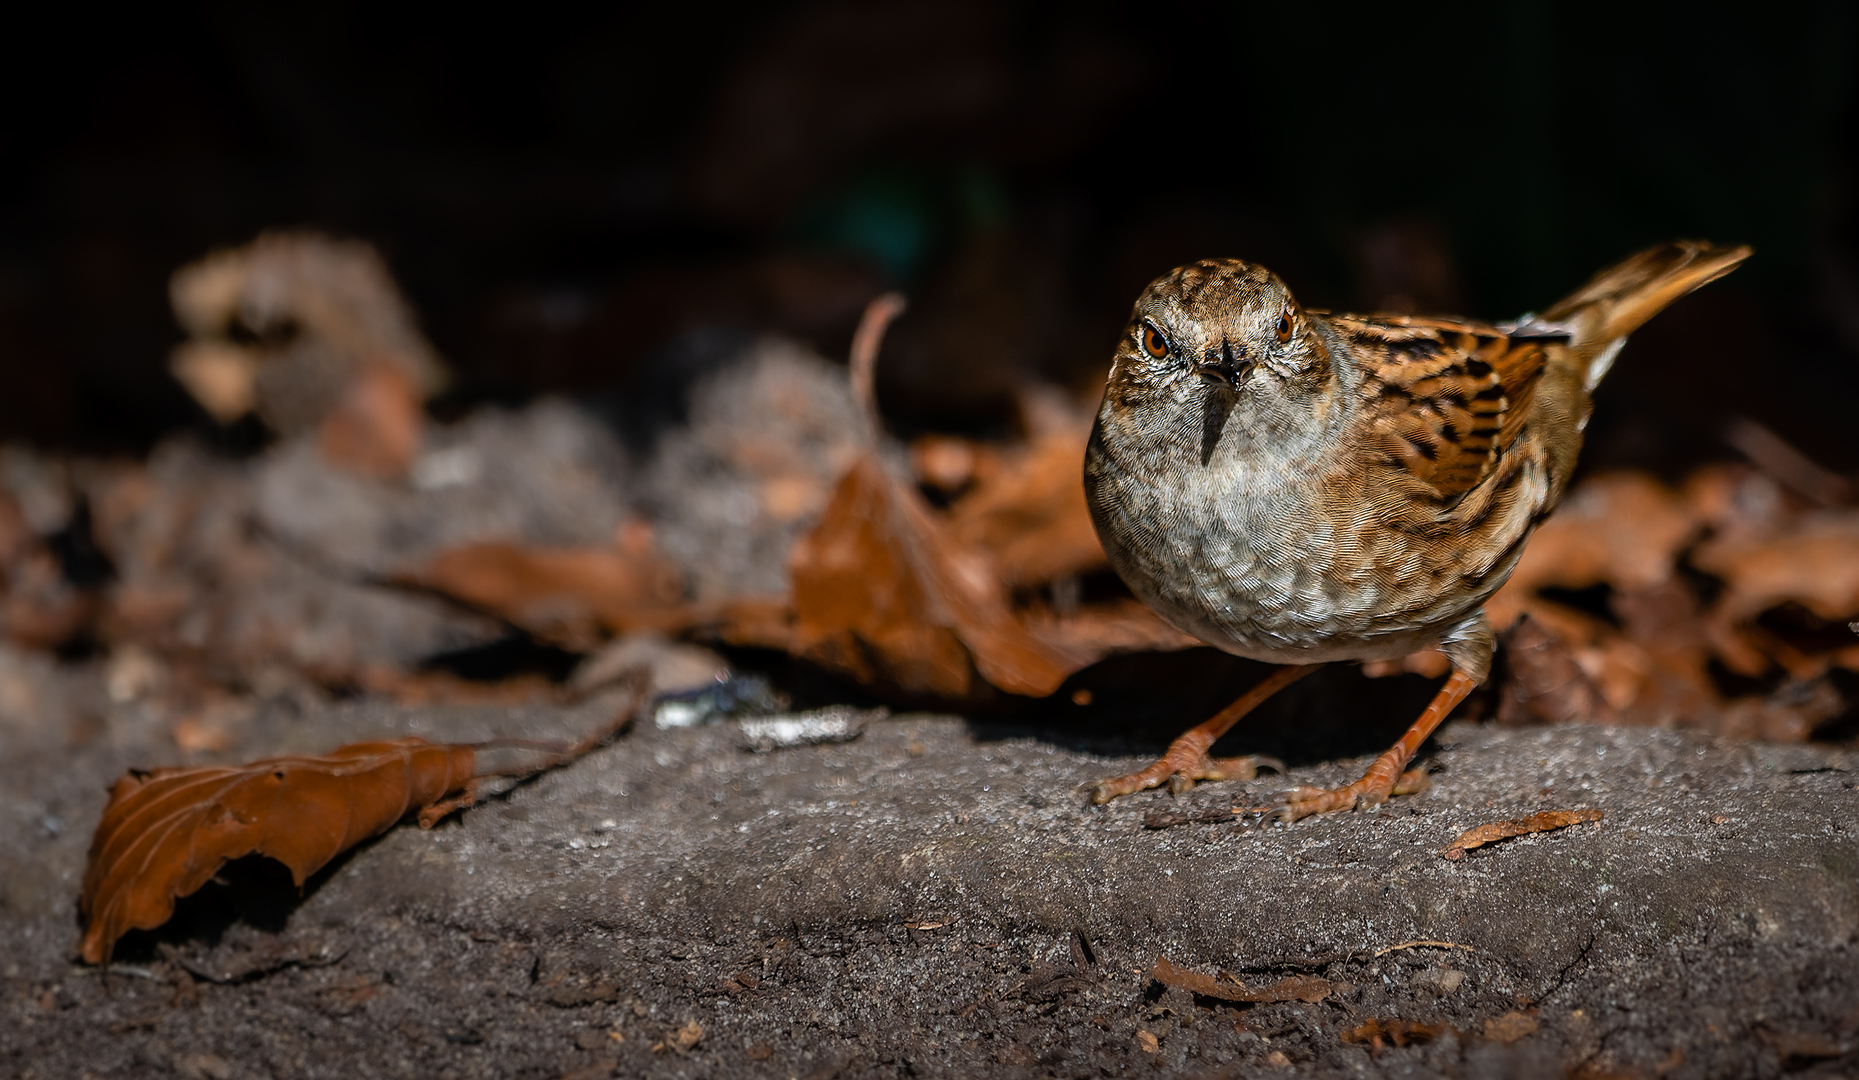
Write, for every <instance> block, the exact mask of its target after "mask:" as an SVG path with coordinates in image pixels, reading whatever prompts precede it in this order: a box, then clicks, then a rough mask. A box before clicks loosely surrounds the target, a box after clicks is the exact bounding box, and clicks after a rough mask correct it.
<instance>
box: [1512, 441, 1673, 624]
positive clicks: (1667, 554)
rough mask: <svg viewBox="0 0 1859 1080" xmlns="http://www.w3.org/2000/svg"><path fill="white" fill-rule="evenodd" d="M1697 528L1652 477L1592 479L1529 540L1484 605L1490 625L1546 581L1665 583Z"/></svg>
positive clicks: (1526, 604)
mask: <svg viewBox="0 0 1859 1080" xmlns="http://www.w3.org/2000/svg"><path fill="white" fill-rule="evenodd" d="M1698 526H1699V520H1698V515H1697V513H1696V511H1695V510H1694V509H1693V508H1692V507H1691V505H1690V504H1689V503H1687V502H1686V501H1685V500H1684V499H1682V498H1681V497H1680V496H1679V495H1678V493H1677V492H1674V491H1672V490H1671V489H1669V488H1667V487H1666V486H1665V485H1664V484H1661V483H1660V482H1659V481H1657V480H1655V479H1653V478H1652V477H1650V476H1646V475H1644V474H1642V473H1611V474H1607V475H1603V476H1597V477H1595V478H1593V479H1591V480H1589V481H1587V482H1585V483H1583V484H1582V485H1581V486H1579V487H1577V488H1576V489H1575V490H1574V491H1572V492H1570V493H1569V497H1568V498H1567V499H1566V500H1564V501H1563V503H1562V505H1561V506H1560V507H1558V508H1557V510H1556V512H1555V513H1554V514H1552V515H1551V516H1550V518H1549V520H1547V521H1545V522H1543V524H1542V526H1541V527H1539V528H1538V529H1537V530H1536V533H1535V535H1534V536H1532V537H1531V538H1530V545H1529V547H1527V548H1525V549H1524V552H1523V558H1522V559H1521V560H1519V561H1518V563H1517V569H1516V571H1515V572H1514V573H1512V574H1511V577H1510V580H1509V581H1508V582H1506V583H1505V585H1504V587H1503V588H1502V589H1500V590H1498V594H1497V595H1496V596H1493V597H1492V598H1491V602H1490V604H1489V605H1487V607H1486V611H1487V614H1488V615H1489V617H1490V619H1491V625H1492V626H1494V627H1496V628H1497V629H1499V630H1504V629H1508V628H1509V627H1510V625H1511V624H1512V623H1513V622H1515V621H1516V619H1517V616H1518V614H1520V613H1521V612H1522V611H1523V610H1525V609H1526V608H1530V607H1531V601H1532V599H1533V598H1534V596H1535V593H1536V590H1538V589H1541V588H1544V587H1547V586H1557V587H1560V588H1566V589H1585V588H1587V587H1589V586H1591V585H1595V584H1599V583H1602V582H1606V583H1608V584H1611V585H1613V586H1614V587H1615V588H1617V589H1638V588H1648V587H1651V586H1654V585H1659V584H1662V583H1663V582H1664V581H1665V580H1666V579H1667V578H1669V577H1671V575H1672V570H1673V567H1674V565H1675V564H1676V560H1677V557H1678V552H1679V550H1680V549H1681V548H1683V547H1684V545H1685V542H1686V541H1687V540H1689V539H1690V538H1691V537H1692V536H1693V535H1695V534H1696V532H1697V530H1698ZM1532 610H1534V609H1533V608H1532Z"/></svg>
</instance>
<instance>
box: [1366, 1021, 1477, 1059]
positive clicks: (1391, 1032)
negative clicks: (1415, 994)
mask: <svg viewBox="0 0 1859 1080" xmlns="http://www.w3.org/2000/svg"><path fill="white" fill-rule="evenodd" d="M1450 1030H1451V1027H1450V1026H1449V1025H1446V1024H1423V1023H1420V1022H1419V1021H1415V1020H1370V1021H1368V1022H1367V1023H1365V1024H1362V1025H1360V1026H1357V1027H1353V1028H1350V1029H1349V1030H1348V1031H1345V1032H1342V1033H1341V1038H1342V1040H1343V1041H1344V1042H1347V1043H1357V1044H1360V1045H1366V1046H1367V1047H1368V1048H1369V1052H1370V1053H1379V1052H1380V1050H1381V1048H1382V1044H1383V1043H1391V1044H1393V1045H1395V1046H1419V1045H1422V1044H1424V1043H1429V1042H1432V1041H1433V1040H1434V1039H1437V1038H1439V1037H1440V1036H1441V1035H1444V1034H1445V1033H1446V1032H1448V1031H1450Z"/></svg>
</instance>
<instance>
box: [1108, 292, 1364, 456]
mask: <svg viewBox="0 0 1859 1080" xmlns="http://www.w3.org/2000/svg"><path fill="white" fill-rule="evenodd" d="M1333 383H1334V380H1333V378H1332V372H1331V364H1330V352H1329V349H1328V348H1326V347H1325V345H1324V342H1323V339H1322V338H1321V337H1320V336H1319V335H1318V334H1317V333H1316V331H1315V329H1314V328H1313V326H1312V324H1311V319H1310V317H1309V316H1308V315H1307V314H1306V313H1305V312H1304V310H1303V308H1301V307H1300V306H1299V305H1298V303H1297V300H1296V299H1295V298H1294V297H1293V296H1292V295H1291V291H1290V290H1289V289H1287V288H1285V285H1284V282H1282V281H1280V280H1278V275H1276V274H1274V273H1272V272H1271V271H1270V270H1267V269H1265V268H1264V267H1263V266H1257V265H1255V264H1252V263H1248V262H1244V261H1242V260H1240V259H1205V260H1202V261H1200V262H1196V263H1190V264H1188V265H1187V266H1183V267H1179V268H1177V269H1176V270H1174V271H1171V272H1170V273H1167V274H1164V275H1163V276H1161V277H1159V278H1157V279H1155V280H1154V281H1152V282H1150V283H1149V287H1148V288H1146V289H1144V290H1143V293H1142V295H1141V296H1139V297H1138V298H1137V300H1136V306H1135V309H1134V310H1133V311H1132V312H1131V314H1130V323H1129V326H1128V328H1127V329H1126V330H1125V332H1124V334H1123V337H1122V339H1121V340H1120V341H1119V342H1118V346H1117V353H1116V357H1115V359H1114V360H1113V361H1112V363H1111V368H1110V379H1109V383H1108V385H1107V387H1106V394H1105V399H1106V405H1107V407H1110V408H1113V409H1116V410H1118V411H1129V412H1131V413H1133V414H1136V415H1138V416H1140V417H1141V421H1140V422H1141V424H1142V426H1144V427H1161V428H1179V429H1180V430H1182V431H1183V432H1184V433H1185V432H1187V431H1189V430H1190V428H1191V431H1192V434H1193V436H1194V437H1195V438H1196V439H1197V440H1198V442H1199V443H1200V450H1201V457H1202V460H1203V463H1205V462H1206V460H1207V459H1208V458H1209V457H1211V455H1212V453H1213V450H1214V449H1215V446H1216V444H1218V443H1219V442H1220V441H1221V438H1222V433H1223V432H1224V431H1226V430H1228V429H1229V428H1230V427H1231V426H1232V425H1234V424H1235V423H1236V424H1237V425H1238V426H1239V428H1240V430H1241V431H1242V432H1243V433H1244V436H1245V438H1246V440H1247V441H1248V442H1250V441H1252V440H1257V439H1269V440H1273V441H1274V442H1277V443H1279V445H1281V446H1282V445H1283V440H1285V439H1291V440H1294V441H1302V440H1303V439H1305V438H1308V437H1309V436H1310V435H1311V434H1313V433H1315V432H1318V431H1321V430H1322V429H1324V428H1325V427H1326V426H1327V425H1326V424H1325V423H1324V422H1323V418H1322V416H1320V415H1319V416H1313V412H1316V413H1324V412H1327V411H1329V402H1330V399H1331V396H1332V386H1333ZM1313 421H1315V422H1314V423H1313Z"/></svg>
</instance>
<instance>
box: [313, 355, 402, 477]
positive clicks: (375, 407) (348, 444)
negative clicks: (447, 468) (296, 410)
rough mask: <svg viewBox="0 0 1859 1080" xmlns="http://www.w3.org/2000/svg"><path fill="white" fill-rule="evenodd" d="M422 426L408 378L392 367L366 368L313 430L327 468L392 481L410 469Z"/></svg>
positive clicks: (350, 382)
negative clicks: (327, 465)
mask: <svg viewBox="0 0 1859 1080" xmlns="http://www.w3.org/2000/svg"><path fill="white" fill-rule="evenodd" d="M425 421H426V410H425V408H424V407H423V406H422V405H421V404H420V395H419V390H418V389H417V388H416V387H415V386H414V385H413V380H412V379H410V378H409V377H408V376H407V375H406V374H405V373H404V372H401V371H397V370H395V369H393V368H389V367H366V368H363V369H362V370H361V371H359V372H357V373H356V374H355V375H354V376H353V377H352V378H351V379H350V380H349V385H348V388H347V389H346V390H344V391H343V394H342V397H341V399H340V400H338V401H337V402H336V406H335V408H333V409H331V410H330V411H329V413H328V415H326V416H324V417H323V420H322V423H320V424H318V425H317V429H316V448H317V449H318V450H319V451H321V452H322V455H323V457H324V458H325V459H327V460H328V461H329V463H330V464H332V465H336V466H338V467H340V468H344V469H347V470H348V471H350V472H352V473H356V474H357V475H360V476H370V477H374V478H375V479H377V480H395V479H399V478H400V477H403V476H405V475H407V472H408V471H409V470H410V469H412V468H413V459H414V458H416V457H418V456H419V453H420V429H421V427H422V426H424V424H425Z"/></svg>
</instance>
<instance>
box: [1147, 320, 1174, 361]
mask: <svg viewBox="0 0 1859 1080" xmlns="http://www.w3.org/2000/svg"><path fill="white" fill-rule="evenodd" d="M1143 349H1144V350H1145V351H1146V352H1148V354H1149V355H1150V356H1153V357H1155V358H1156V359H1158V360H1159V359H1161V358H1162V357H1164V356H1167V355H1168V339H1167V338H1165V337H1163V336H1162V331H1160V330H1157V329H1156V328H1155V327H1154V326H1152V325H1150V324H1149V323H1143Z"/></svg>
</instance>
